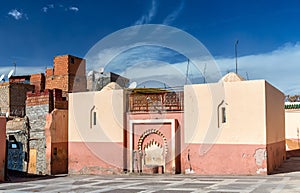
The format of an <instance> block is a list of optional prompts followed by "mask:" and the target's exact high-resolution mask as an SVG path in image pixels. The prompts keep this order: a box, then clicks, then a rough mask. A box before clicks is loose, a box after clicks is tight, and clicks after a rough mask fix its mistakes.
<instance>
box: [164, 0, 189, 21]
mask: <svg viewBox="0 0 300 193" xmlns="http://www.w3.org/2000/svg"><path fill="white" fill-rule="evenodd" d="M183 8H184V1H181V3H180V5H179V6H178V7H177V8H176V9H175V10H174V11H173V12H172V13H171V14H169V15H168V16H167V17H166V18H165V19H164V21H163V24H164V25H170V24H171V23H172V22H173V21H174V20H175V19H176V18H177V17H178V15H179V14H180V12H181V11H182V10H183Z"/></svg>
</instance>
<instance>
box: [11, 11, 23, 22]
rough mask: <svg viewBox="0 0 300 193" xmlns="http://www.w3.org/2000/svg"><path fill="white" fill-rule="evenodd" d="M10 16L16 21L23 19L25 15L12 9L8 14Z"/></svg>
mask: <svg viewBox="0 0 300 193" xmlns="http://www.w3.org/2000/svg"><path fill="white" fill-rule="evenodd" d="M8 15H10V16H12V17H13V18H15V19H16V20H19V19H22V17H23V13H22V12H20V11H18V10H17V9H12V10H10V11H9V12H8Z"/></svg>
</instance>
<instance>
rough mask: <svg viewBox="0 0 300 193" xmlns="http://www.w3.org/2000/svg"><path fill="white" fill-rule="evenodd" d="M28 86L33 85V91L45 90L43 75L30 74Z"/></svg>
mask: <svg viewBox="0 0 300 193" xmlns="http://www.w3.org/2000/svg"><path fill="white" fill-rule="evenodd" d="M30 84H31V85H34V87H35V91H37V92H39V91H43V90H45V84H46V79H45V75H44V74H43V73H40V74H32V75H31V77H30Z"/></svg>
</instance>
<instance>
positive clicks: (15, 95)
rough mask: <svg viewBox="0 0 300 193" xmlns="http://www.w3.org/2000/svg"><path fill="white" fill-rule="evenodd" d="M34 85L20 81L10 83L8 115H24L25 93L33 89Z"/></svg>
mask: <svg viewBox="0 0 300 193" xmlns="http://www.w3.org/2000/svg"><path fill="white" fill-rule="evenodd" d="M33 90H34V86H33V85H29V84H22V83H12V84H10V94H9V102H10V115H13V116H19V117H24V115H25V102H26V93H27V92H29V91H33Z"/></svg>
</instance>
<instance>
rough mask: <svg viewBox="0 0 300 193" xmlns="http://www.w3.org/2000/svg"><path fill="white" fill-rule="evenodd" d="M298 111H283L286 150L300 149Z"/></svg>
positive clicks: (299, 117)
mask: <svg viewBox="0 0 300 193" xmlns="http://www.w3.org/2000/svg"><path fill="white" fill-rule="evenodd" d="M299 130H300V110H299V109H286V110H285V136H286V149H287V150H297V149H300V138H299Z"/></svg>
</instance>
